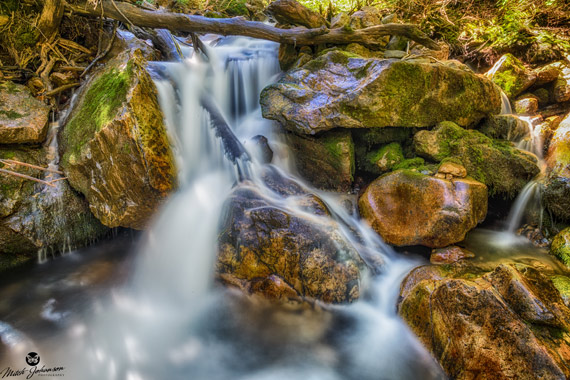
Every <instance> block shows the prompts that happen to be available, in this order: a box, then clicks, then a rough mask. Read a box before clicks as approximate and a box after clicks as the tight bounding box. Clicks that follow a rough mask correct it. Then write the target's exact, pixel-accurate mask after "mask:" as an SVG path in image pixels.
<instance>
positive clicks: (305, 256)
mask: <svg viewBox="0 0 570 380" xmlns="http://www.w3.org/2000/svg"><path fill="white" fill-rule="evenodd" d="M285 182H287V181H285ZM274 184H275V182H274ZM284 191H285V192H287V191H288V190H284ZM307 199H311V202H310V204H311V207H310V208H308V209H307V211H309V212H311V213H313V214H315V212H314V211H311V210H316V211H317V214H319V213H321V214H322V213H328V211H327V210H326V208H324V205H322V202H319V200H318V198H316V197H315V196H314V195H310V194H307V193H303V192H300V193H298V194H295V195H290V196H289V197H288V200H287V201H288V202H293V203H296V202H297V201H298V200H301V201H302V202H303V204H305V203H306V200H307ZM225 215H226V217H225V218H223V219H222V220H224V221H225V222H224V224H223V226H222V227H221V228H220V234H219V254H218V262H217V265H216V270H217V273H218V275H219V278H220V279H221V280H222V282H224V283H226V284H228V285H232V286H236V287H238V288H240V289H242V290H244V291H246V292H248V293H254V294H260V295H262V296H264V297H267V298H270V299H274V300H275V299H279V300H309V301H310V300H320V301H323V302H327V303H343V302H351V301H354V300H356V299H357V298H358V297H359V293H360V280H361V276H362V274H361V270H362V269H363V263H362V261H361V260H360V258H359V256H358V253H357V252H356V251H355V250H354V248H352V246H351V245H350V244H349V243H348V242H347V241H346V240H345V238H344V237H343V236H342V234H341V233H340V230H339V228H338V225H336V222H334V221H332V220H331V219H330V218H328V217H319V216H317V215H313V216H309V214H304V215H303V214H298V213H294V212H292V211H290V210H288V209H287V208H284V207H283V206H282V205H274V204H272V202H271V200H270V199H268V198H266V197H265V196H264V195H263V194H261V193H260V192H259V190H258V189H257V188H256V187H255V186H253V185H252V184H250V183H242V184H240V185H239V186H238V187H236V188H235V189H234V191H233V193H232V195H231V196H230V198H229V199H228V201H227V203H226V206H225Z"/></svg>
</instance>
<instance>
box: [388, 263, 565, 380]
mask: <svg viewBox="0 0 570 380" xmlns="http://www.w3.org/2000/svg"><path fill="white" fill-rule="evenodd" d="M398 311H399V314H400V315H401V317H402V318H403V319H404V320H405V321H406V322H407V323H408V325H409V326H410V328H411V329H412V331H413V332H414V333H415V334H416V335H417V336H418V337H419V339H420V340H421V341H422V343H423V344H424V345H425V346H426V347H427V349H428V350H429V351H430V352H431V353H432V354H433V356H434V357H435V358H436V359H437V360H438V361H439V362H440V364H441V366H442V367H443V369H444V370H445V372H446V373H447V375H448V376H449V377H450V378H453V379H458V380H462V379H475V378H477V379H507V378H509V379H511V378H517V379H529V380H530V379H565V378H567V377H568V376H570V367H568V363H569V362H570V334H569V332H568V331H569V328H570V310H569V309H568V308H567V307H566V306H565V304H564V301H563V300H562V298H561V296H560V293H559V292H558V290H557V289H556V287H555V286H554V285H553V283H552V281H551V280H550V279H549V278H548V277H547V276H545V275H543V274H541V273H540V272H538V271H537V270H536V269H535V268H533V267H531V266H527V265H524V264H516V263H504V264H501V265H499V266H496V267H495V268H491V269H487V268H482V267H475V266H472V265H468V264H466V263H465V262H463V261H460V262H458V263H455V264H451V265H447V266H423V267H419V268H416V269H414V270H413V271H412V272H411V273H410V274H409V275H408V277H407V278H406V279H405V280H404V282H403V284H402V287H401V297H400V302H399V305H398Z"/></svg>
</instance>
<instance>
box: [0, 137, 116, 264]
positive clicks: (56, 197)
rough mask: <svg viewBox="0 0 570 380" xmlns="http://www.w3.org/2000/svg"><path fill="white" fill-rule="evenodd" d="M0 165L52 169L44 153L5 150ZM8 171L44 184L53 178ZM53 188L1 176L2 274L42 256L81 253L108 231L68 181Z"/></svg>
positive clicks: (32, 171) (1, 150) (41, 173)
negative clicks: (12, 162) (5, 162)
mask: <svg viewBox="0 0 570 380" xmlns="http://www.w3.org/2000/svg"><path fill="white" fill-rule="evenodd" d="M0 159H5V160H15V161H18V162H24V163H28V164H32V165H37V166H41V167H47V166H48V165H47V164H48V162H47V161H48V160H47V155H46V151H45V150H44V149H43V148H30V147H25V146H14V147H10V148H6V147H0ZM0 166H1V165H0ZM3 168H4V169H7V170H11V171H16V172H18V173H20V174H24V175H27V176H30V177H34V178H38V179H42V180H49V179H50V178H48V177H49V176H53V174H49V173H47V172H44V171H42V170H38V169H35V168H31V167H27V166H20V165H18V166H7V165H4V167H3ZM53 185H54V187H50V186H48V185H45V184H40V183H37V182H33V181H31V180H28V179H24V178H22V177H16V176H12V175H6V174H1V175H0V269H2V267H7V266H10V265H11V264H13V263H15V262H20V261H22V260H23V259H25V258H30V257H35V256H36V255H37V252H38V251H40V250H43V251H44V252H46V253H48V252H61V251H65V250H70V249H73V248H76V247H81V246H83V245H85V244H88V243H89V242H91V241H93V240H95V239H96V238H98V237H99V236H101V235H102V234H104V233H105V232H106V231H107V228H105V227H104V226H103V225H102V224H101V223H100V222H99V221H98V220H97V219H96V218H95V217H94V216H93V215H92V214H91V212H90V211H89V205H88V204H87V202H86V201H85V199H83V198H82V197H81V196H80V195H79V194H78V193H76V192H75V191H73V190H72V189H71V187H70V186H69V185H68V183H67V181H64V180H61V181H57V182H54V183H53Z"/></svg>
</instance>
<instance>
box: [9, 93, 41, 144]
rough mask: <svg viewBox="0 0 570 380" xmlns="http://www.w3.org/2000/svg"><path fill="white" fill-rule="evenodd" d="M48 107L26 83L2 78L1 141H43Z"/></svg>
mask: <svg viewBox="0 0 570 380" xmlns="http://www.w3.org/2000/svg"><path fill="white" fill-rule="evenodd" d="M48 117H49V107H48V106H47V105H46V104H44V103H43V102H40V101H39V100H37V99H36V98H34V97H33V96H32V94H31V93H30V90H29V89H28V88H27V87H26V86H23V85H20V84H15V83H12V82H0V144H23V143H36V144H39V143H42V142H43V141H44V139H45V137H46V134H47V130H48Z"/></svg>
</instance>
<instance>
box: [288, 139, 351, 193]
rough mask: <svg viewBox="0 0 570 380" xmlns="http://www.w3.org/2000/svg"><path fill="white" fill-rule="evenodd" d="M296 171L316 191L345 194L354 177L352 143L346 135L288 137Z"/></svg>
mask: <svg viewBox="0 0 570 380" xmlns="http://www.w3.org/2000/svg"><path fill="white" fill-rule="evenodd" d="M287 142H288V144H289V147H290V148H291V150H292V152H293V157H294V159H295V163H296V167H297V170H299V173H300V174H301V175H302V176H303V177H304V178H305V179H307V180H308V181H309V182H310V183H312V184H313V185H314V186H315V187H318V188H321V189H326V190H335V191H343V192H347V191H349V190H350V187H351V185H352V180H353V176H354V143H353V142H352V136H351V135H350V132H349V131H343V130H337V131H330V132H326V133H323V134H320V135H318V136H316V137H309V136H299V135H296V134H293V133H291V134H288V135H287Z"/></svg>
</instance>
